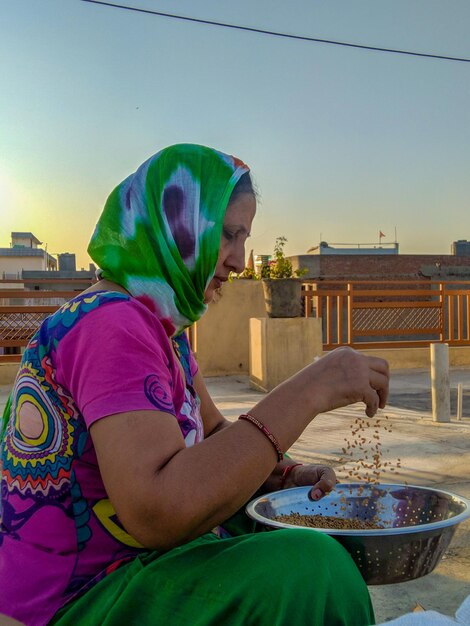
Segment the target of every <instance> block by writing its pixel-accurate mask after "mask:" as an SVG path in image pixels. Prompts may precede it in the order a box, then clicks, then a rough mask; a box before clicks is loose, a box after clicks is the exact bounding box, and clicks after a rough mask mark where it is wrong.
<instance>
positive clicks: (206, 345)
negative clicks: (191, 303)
mask: <svg viewBox="0 0 470 626" xmlns="http://www.w3.org/2000/svg"><path fill="white" fill-rule="evenodd" d="M250 317H266V309H265V306H264V296H263V288H262V285H261V281H259V280H242V279H239V280H234V281H232V282H230V283H226V284H224V286H223V287H222V292H221V296H220V297H219V298H218V299H217V301H216V302H213V303H211V304H210V305H209V309H208V311H207V313H206V314H205V315H204V316H203V317H202V318H201V319H200V320H199V322H197V324H195V328H194V327H193V329H192V331H191V333H190V334H192V335H193V336H194V340H193V342H192V343H193V348H195V352H196V359H197V361H198V364H199V367H200V369H201V372H202V374H203V375H204V376H227V375H230V374H239V373H242V374H248V371H249V320H250Z"/></svg>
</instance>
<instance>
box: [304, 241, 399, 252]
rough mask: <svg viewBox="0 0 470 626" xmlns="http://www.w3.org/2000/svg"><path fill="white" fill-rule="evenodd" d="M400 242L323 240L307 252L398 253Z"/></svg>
mask: <svg viewBox="0 0 470 626" xmlns="http://www.w3.org/2000/svg"><path fill="white" fill-rule="evenodd" d="M398 247H399V246H398V243H397V242H393V243H379V244H373V243H332V244H330V243H328V242H326V241H321V242H320V244H319V245H318V246H314V247H313V248H310V249H309V250H307V254H321V255H325V254H348V255H352V254H398Z"/></svg>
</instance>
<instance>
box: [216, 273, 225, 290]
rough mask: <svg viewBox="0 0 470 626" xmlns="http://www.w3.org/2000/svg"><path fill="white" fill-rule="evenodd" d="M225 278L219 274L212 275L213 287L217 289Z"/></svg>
mask: <svg viewBox="0 0 470 626" xmlns="http://www.w3.org/2000/svg"><path fill="white" fill-rule="evenodd" d="M226 280H227V279H226V278H224V277H221V276H214V283H215V288H216V289H219V288H220V287H221V286H222V283H224V282H225V281H226Z"/></svg>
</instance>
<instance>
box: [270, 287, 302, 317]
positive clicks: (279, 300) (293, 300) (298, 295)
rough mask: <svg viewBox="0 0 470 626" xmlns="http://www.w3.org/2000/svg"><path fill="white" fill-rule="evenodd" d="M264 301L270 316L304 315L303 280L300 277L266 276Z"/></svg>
mask: <svg viewBox="0 0 470 626" xmlns="http://www.w3.org/2000/svg"><path fill="white" fill-rule="evenodd" d="M262 283H263V291H264V302H265V304H266V312H267V314H268V316H269V317H301V316H302V281H301V280H300V279H298V278H264V279H263V280H262Z"/></svg>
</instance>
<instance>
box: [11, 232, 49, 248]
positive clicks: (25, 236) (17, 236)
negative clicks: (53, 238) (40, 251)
mask: <svg viewBox="0 0 470 626" xmlns="http://www.w3.org/2000/svg"><path fill="white" fill-rule="evenodd" d="M11 239H12V241H13V239H31V241H33V243H35V244H37V245H38V246H40V245H42V241H39V239H38V238H37V237H35V236H34V235H33V233H22V232H14V233H11Z"/></svg>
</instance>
